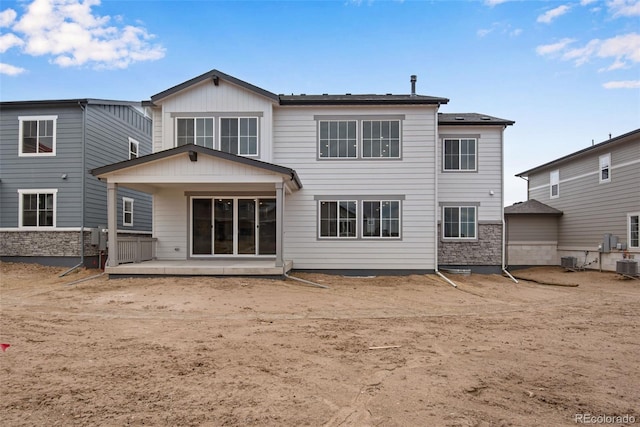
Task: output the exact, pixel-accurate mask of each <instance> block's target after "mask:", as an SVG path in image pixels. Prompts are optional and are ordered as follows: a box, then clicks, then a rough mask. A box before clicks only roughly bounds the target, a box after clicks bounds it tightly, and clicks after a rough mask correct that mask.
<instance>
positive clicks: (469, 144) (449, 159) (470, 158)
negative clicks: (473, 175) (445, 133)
mask: <svg viewBox="0 0 640 427" xmlns="http://www.w3.org/2000/svg"><path fill="white" fill-rule="evenodd" d="M476 145H477V140H476V138H445V139H444V141H443V148H442V154H443V165H444V170H446V171H470V172H473V171H476V170H477V161H476Z"/></svg>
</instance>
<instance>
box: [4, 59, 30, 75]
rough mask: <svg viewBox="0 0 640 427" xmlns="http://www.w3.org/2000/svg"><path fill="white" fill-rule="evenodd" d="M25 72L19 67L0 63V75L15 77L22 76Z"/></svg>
mask: <svg viewBox="0 0 640 427" xmlns="http://www.w3.org/2000/svg"><path fill="white" fill-rule="evenodd" d="M25 71H27V70H25V69H24V68H20V67H15V66H13V65H9V64H5V63H2V62H0V74H6V75H9V76H17V75H18V74H22V73H24V72H25Z"/></svg>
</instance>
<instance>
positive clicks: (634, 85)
mask: <svg viewBox="0 0 640 427" xmlns="http://www.w3.org/2000/svg"><path fill="white" fill-rule="evenodd" d="M602 87H604V88H605V89H640V80H620V81H612V82H607V83H605V84H603V85H602Z"/></svg>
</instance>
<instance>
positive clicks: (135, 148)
mask: <svg viewBox="0 0 640 427" xmlns="http://www.w3.org/2000/svg"><path fill="white" fill-rule="evenodd" d="M139 150H140V143H139V142H138V141H136V140H135V139H133V138H129V160H131V159H137V158H138V157H139V152H140V151H139Z"/></svg>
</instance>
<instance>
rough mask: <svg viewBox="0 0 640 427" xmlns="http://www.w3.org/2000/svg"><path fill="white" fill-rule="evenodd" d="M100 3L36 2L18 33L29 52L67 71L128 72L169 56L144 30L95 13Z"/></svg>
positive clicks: (89, 0)
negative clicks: (90, 68)
mask: <svg viewBox="0 0 640 427" xmlns="http://www.w3.org/2000/svg"><path fill="white" fill-rule="evenodd" d="M98 5H100V0H84V1H83V0H34V1H33V2H32V3H30V4H29V6H28V7H27V9H26V12H25V13H24V14H23V15H22V17H20V18H19V19H18V21H17V22H16V23H15V24H14V25H13V28H12V29H13V31H14V32H15V33H17V34H20V35H22V40H23V45H22V49H23V51H24V52H25V53H27V54H29V55H33V56H40V55H49V56H51V57H52V62H53V63H55V64H58V65H59V66H61V67H70V66H83V65H90V66H93V67H94V68H126V67H127V66H129V65H130V64H132V63H134V62H138V61H150V60H157V59H160V58H162V57H164V53H165V49H164V48H163V47H162V46H160V45H157V44H152V40H153V39H154V37H155V36H154V35H152V34H149V33H148V32H147V30H146V29H145V28H144V27H142V26H131V25H126V26H122V25H119V22H120V19H119V17H116V18H115V19H113V21H115V22H116V23H115V24H112V23H111V21H112V19H111V17H110V16H99V15H96V14H94V13H93V12H92V7H94V6H98Z"/></svg>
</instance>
